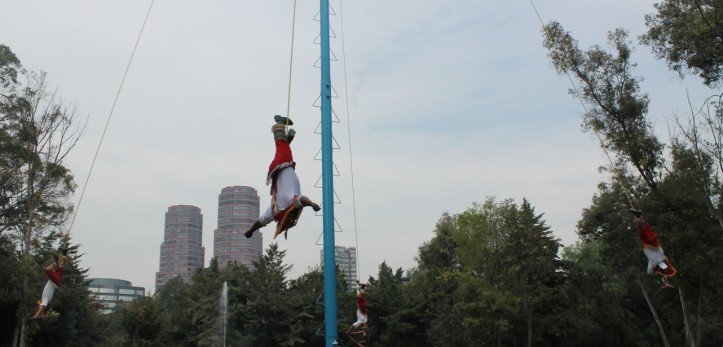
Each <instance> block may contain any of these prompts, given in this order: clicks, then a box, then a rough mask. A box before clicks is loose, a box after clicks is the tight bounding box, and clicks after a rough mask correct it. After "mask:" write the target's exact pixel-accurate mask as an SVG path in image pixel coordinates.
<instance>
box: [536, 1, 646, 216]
mask: <svg viewBox="0 0 723 347" xmlns="http://www.w3.org/2000/svg"><path fill="white" fill-rule="evenodd" d="M529 1H530V5H532V9H533V10H534V11H535V14H536V15H537V19H538V20H539V21H540V25H541V26H542V30H543V31H544V32H545V35H547V37H551V36H550V33H549V32H548V31H547V27H545V22H544V21H543V20H542V16H541V15H540V12H539V11H537V6H535V3H534V2H533V0H529ZM557 59H559V60H560V61H564V59H563V57H562V56H560V54H559V53H558V54H557ZM563 72H564V73H565V75H566V76H567V79H568V80H570V85H571V86H572V90H573V92H574V93H575V96H577V98H578V100H580V105H582V108H583V110H584V111H585V117H584V118H585V121H586V122H587V123H588V125H590V129H592V132H593V133H595V137H597V140H598V143H599V146H600V148H601V149H602V150H603V153H604V154H605V157H607V159H608V162H609V163H610V169H611V170H612V171H613V173H614V175H613V177H614V178H615V179H616V180H617V181H618V183H620V186H621V187H622V188H623V192H624V193H625V198H627V199H628V204H629V205H630V208H632V209H635V205H634V204H633V200H632V198H631V195H632V193H631V192H630V190H628V187H627V186H626V185H625V183H624V182H623V180H622V174H621V173H620V172H619V171H618V170H617V169H616V168H615V165H614V164H613V160H612V158H611V157H610V154H609V153H608V151H607V149H606V148H605V146H604V145H603V141H602V138H601V137H600V134H598V132H597V131H596V130H595V128H593V127H592V125H591V122H590V117H589V116H588V114H589V112H588V110H587V106H585V101H584V100H583V99H582V96H581V95H580V92H579V91H578V90H577V86H576V85H575V82H574V81H573V79H572V77H571V76H570V73H568V72H567V68H565V69H563Z"/></svg>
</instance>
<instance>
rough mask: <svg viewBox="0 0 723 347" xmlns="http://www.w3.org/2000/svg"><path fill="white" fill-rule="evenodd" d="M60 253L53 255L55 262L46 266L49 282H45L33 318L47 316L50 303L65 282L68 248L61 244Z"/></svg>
mask: <svg viewBox="0 0 723 347" xmlns="http://www.w3.org/2000/svg"><path fill="white" fill-rule="evenodd" d="M58 251H59V252H60V255H54V256H53V258H54V259H53V262H52V263H50V264H49V265H48V266H46V267H45V275H46V276H48V282H46V283H45V287H44V288H43V294H42V295H41V297H40V300H39V301H38V309H37V311H35V315H33V318H45V317H47V316H48V313H49V310H48V305H50V302H51V301H52V300H53V296H54V295H55V291H56V290H58V289H60V287H61V283H62V282H63V268H64V266H65V262H66V261H67V260H68V249H67V248H65V247H63V246H61V247H60V248H58Z"/></svg>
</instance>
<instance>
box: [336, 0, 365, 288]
mask: <svg viewBox="0 0 723 347" xmlns="http://www.w3.org/2000/svg"><path fill="white" fill-rule="evenodd" d="M343 2H344V1H343V0H339V19H340V20H341V50H342V52H341V53H342V55H343V64H344V97H345V98H346V99H345V104H346V123H347V128H346V129H347V136H348V139H349V171H350V172H351V205H352V210H353V211H354V242H355V246H356V274H357V279H359V278H360V276H361V272H360V271H359V232H358V228H357V217H356V187H355V185H354V156H353V155H352V150H351V116H350V112H349V83H348V80H349V79H348V78H347V70H346V40H345V39H344V10H343V8H342V3H343Z"/></svg>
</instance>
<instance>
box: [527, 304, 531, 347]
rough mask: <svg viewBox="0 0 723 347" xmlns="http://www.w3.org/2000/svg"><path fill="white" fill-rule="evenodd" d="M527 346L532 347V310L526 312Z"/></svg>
mask: <svg viewBox="0 0 723 347" xmlns="http://www.w3.org/2000/svg"><path fill="white" fill-rule="evenodd" d="M527 347H532V312H528V314H527Z"/></svg>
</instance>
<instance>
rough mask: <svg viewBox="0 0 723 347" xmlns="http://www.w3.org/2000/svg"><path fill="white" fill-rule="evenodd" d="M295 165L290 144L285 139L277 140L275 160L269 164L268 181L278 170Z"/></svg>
mask: <svg viewBox="0 0 723 347" xmlns="http://www.w3.org/2000/svg"><path fill="white" fill-rule="evenodd" d="M294 165H295V163H294V155H293V154H292V153H291V147H290V146H289V144H288V143H287V142H286V141H284V140H276V153H275V154H274V160H272V161H271V164H269V172H268V175H267V176H266V183H267V184H268V183H270V182H271V178H272V176H273V175H274V172H275V171H276V170H278V169H281V168H285V167H288V166H294Z"/></svg>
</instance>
